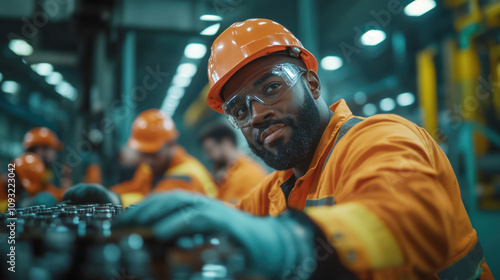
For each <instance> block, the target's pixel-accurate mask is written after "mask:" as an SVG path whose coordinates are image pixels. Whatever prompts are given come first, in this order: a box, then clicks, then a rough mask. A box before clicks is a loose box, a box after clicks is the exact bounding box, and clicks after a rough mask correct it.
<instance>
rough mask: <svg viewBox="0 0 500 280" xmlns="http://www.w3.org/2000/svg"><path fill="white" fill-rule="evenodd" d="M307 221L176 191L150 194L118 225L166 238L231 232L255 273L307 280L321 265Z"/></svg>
mask: <svg viewBox="0 0 500 280" xmlns="http://www.w3.org/2000/svg"><path fill="white" fill-rule="evenodd" d="M288 213H292V212H288ZM294 215H299V216H301V217H300V218H297V216H294ZM304 219H306V220H307V221H304ZM301 220H302V221H301ZM308 223H311V224H313V223H312V221H310V220H309V219H308V218H307V217H306V215H305V214H303V213H302V212H300V211H295V214H285V215H281V216H280V217H278V218H275V217H256V216H252V215H249V214H247V213H244V212H242V211H240V210H237V209H234V208H231V207H229V206H227V205H226V204H224V203H221V202H219V201H217V200H214V199H210V198H207V197H204V196H201V195H196V194H193V193H187V192H181V191H176V192H167V193H160V194H154V195H152V196H150V197H149V198H148V199H146V200H145V201H143V202H142V203H141V204H140V205H139V206H138V207H136V208H133V209H131V210H129V211H127V212H126V213H125V214H123V215H122V216H121V217H119V218H118V220H117V223H116V224H115V227H125V226H147V227H152V230H153V233H154V235H155V236H156V237H157V238H158V239H160V240H163V241H167V240H170V239H173V238H175V237H179V236H181V235H191V234H195V233H202V234H222V235H226V236H229V237H230V238H232V239H233V241H235V242H236V243H237V244H238V245H240V246H242V248H243V249H244V250H245V251H246V253H247V256H248V258H249V263H250V271H253V272H257V274H258V275H260V276H266V277H271V278H273V279H274V278H280V279H292V278H293V277H295V276H296V275H297V274H298V273H301V274H302V276H300V277H299V278H298V279H308V278H309V277H310V275H311V274H312V273H313V272H314V270H315V269H316V266H314V264H315V263H316V260H315V258H314V253H315V250H314V249H315V240H314V239H315V231H314V230H313V229H312V226H311V225H309V224H308ZM311 263H313V267H310V266H311ZM306 266H307V267H308V268H309V269H305V267H306ZM329 266H330V267H331V266H332V265H331V264H329ZM296 270H298V271H296ZM294 275H295V276H294ZM290 277H292V278H290Z"/></svg>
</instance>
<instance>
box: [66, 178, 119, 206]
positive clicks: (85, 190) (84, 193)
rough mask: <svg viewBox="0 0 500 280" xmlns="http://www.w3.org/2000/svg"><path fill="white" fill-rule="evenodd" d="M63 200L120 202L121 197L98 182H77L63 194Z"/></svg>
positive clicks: (87, 202) (90, 202) (81, 202)
mask: <svg viewBox="0 0 500 280" xmlns="http://www.w3.org/2000/svg"><path fill="white" fill-rule="evenodd" d="M62 198H63V201H67V200H69V201H71V204H92V203H98V204H104V203H113V204H115V205H116V204H120V197H119V196H118V195H117V194H116V193H114V192H112V191H110V190H108V189H106V188H105V187H103V186H101V185H97V184H85V183H80V184H76V185H74V186H73V187H71V188H69V189H68V190H67V191H66V192H65V193H64V194H63V197H62Z"/></svg>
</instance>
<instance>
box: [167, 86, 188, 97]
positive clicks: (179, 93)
mask: <svg viewBox="0 0 500 280" xmlns="http://www.w3.org/2000/svg"><path fill="white" fill-rule="evenodd" d="M185 92H186V90H185V89H184V88H181V87H176V86H173V87H170V88H169V89H168V91H167V98H172V99H181V98H182V97H183V96H184V93H185Z"/></svg>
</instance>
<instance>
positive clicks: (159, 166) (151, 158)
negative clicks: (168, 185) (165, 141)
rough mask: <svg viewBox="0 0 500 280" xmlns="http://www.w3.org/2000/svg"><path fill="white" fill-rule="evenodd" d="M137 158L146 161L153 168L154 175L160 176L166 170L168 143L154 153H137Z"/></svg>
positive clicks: (168, 155)
mask: <svg viewBox="0 0 500 280" xmlns="http://www.w3.org/2000/svg"><path fill="white" fill-rule="evenodd" d="M139 160H140V161H141V162H144V163H146V164H147V165H149V166H150V167H151V169H152V170H153V174H154V176H160V175H162V174H163V173H165V171H166V170H167V167H168V164H169V163H170V160H171V156H170V153H169V147H168V145H165V146H164V147H163V148H162V149H161V150H159V151H158V152H155V153H142V152H140V153H139Z"/></svg>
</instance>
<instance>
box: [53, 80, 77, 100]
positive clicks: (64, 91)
mask: <svg viewBox="0 0 500 280" xmlns="http://www.w3.org/2000/svg"><path fill="white" fill-rule="evenodd" d="M56 91H57V93H59V94H60V95H61V96H63V97H66V98H68V99H71V100H75V99H76V90H75V88H74V87H73V86H72V85H71V84H70V83H68V82H65V81H63V82H60V83H59V84H57V85H56Z"/></svg>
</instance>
